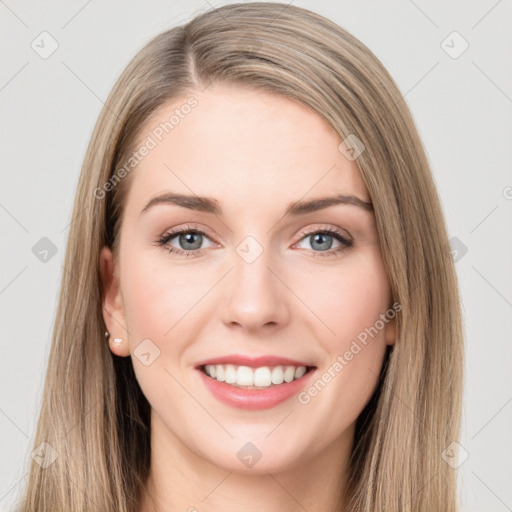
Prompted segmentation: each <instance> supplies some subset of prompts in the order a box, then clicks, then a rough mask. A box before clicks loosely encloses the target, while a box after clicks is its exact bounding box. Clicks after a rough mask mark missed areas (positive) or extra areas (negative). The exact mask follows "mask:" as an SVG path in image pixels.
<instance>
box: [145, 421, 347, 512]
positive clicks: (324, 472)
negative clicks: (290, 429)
mask: <svg viewBox="0 0 512 512" xmlns="http://www.w3.org/2000/svg"><path fill="white" fill-rule="evenodd" d="M353 434H354V431H353V426H352V427H351V428H350V429H348V430H347V431H345V432H343V434H342V436H340V437H339V438H337V439H336V440H335V441H334V442H333V443H331V444H329V445H328V446H326V447H325V448H324V450H322V451H321V452H319V453H315V454H314V455H312V456H309V457H307V456H304V457H303V458H300V459H298V460H296V461H294V462H293V464H292V465H291V467H290V466H289V465H288V466H282V467H280V468H276V469H274V468H272V469H271V470H268V471H267V470H263V469H259V472H257V471H258V470H257V464H256V465H255V466H254V467H253V468H252V469H250V470H248V471H246V472H240V471H239V470H238V466H236V468H237V469H233V468H230V467H229V466H226V467H222V464H221V463H220V462H219V464H214V463H213V462H212V461H210V460H208V458H207V457H205V456H201V455H200V454H197V453H195V452H193V451H192V450H190V449H188V448H187V447H186V446H185V445H184V444H183V443H182V442H181V441H180V440H179V439H178V438H176V437H175V436H174V435H173V434H172V432H170V431H169V430H168V429H166V428H165V426H164V425H163V424H162V423H161V421H160V420H159V419H158V417H157V416H156V415H155V414H154V413H153V412H152V419H151V470H150V475H149V478H148V482H147V486H146V490H145V493H144V496H143V500H142V506H141V508H140V512H164V511H165V512H173V511H183V512H202V511H203V510H208V511H211V512H216V511H219V512H220V511H222V512H235V511H239V510H240V509H241V508H243V510H244V511H245V512H253V511H254V512H255V511H261V509H262V508H264V509H265V511H266V512H282V510H287V511H289V512H295V511H297V512H304V511H305V510H307V511H308V512H317V511H318V512H320V511H321V512H342V511H343V510H344V508H343V502H342V498H341V496H342V494H343V491H344V489H345V482H346V479H347V475H348V460H349V456H350V449H351V447H352V442H353ZM156 448H157V449H156ZM299 448H300V447H298V449H297V451H299ZM230 462H232V461H230Z"/></svg>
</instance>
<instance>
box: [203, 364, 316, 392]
mask: <svg viewBox="0 0 512 512" xmlns="http://www.w3.org/2000/svg"><path fill="white" fill-rule="evenodd" d="M315 368H316V366H293V365H276V366H262V367H258V368H251V367H249V366H243V365H240V366H238V365H234V364H205V365H201V366H199V367H198V369H199V370H200V371H202V372H203V373H204V374H205V375H206V376H207V377H209V378H211V379H213V380H215V381H217V382H223V383H225V384H229V385H231V386H233V387H237V388H242V389H269V388H273V387H277V386H283V385H286V384H289V383H290V382H293V381H296V380H299V379H301V378H302V377H303V376H304V375H306V374H307V373H309V372H311V371H313V370H314V369H315Z"/></svg>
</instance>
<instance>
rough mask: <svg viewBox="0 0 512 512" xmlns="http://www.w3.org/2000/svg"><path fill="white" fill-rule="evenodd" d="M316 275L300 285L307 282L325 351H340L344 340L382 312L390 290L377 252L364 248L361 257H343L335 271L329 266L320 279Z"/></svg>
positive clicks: (363, 327) (310, 300)
mask: <svg viewBox="0 0 512 512" xmlns="http://www.w3.org/2000/svg"><path fill="white" fill-rule="evenodd" d="M319 277H320V276H317V277H316V278H315V279H314V280H313V281H311V280H310V281H309V284H308V282H305V283H304V285H303V286H304V287H306V286H307V289H308V293H307V296H308V302H309V303H310V304H311V305H312V307H311V309H312V311H313V312H314V313H315V315H316V316H317V318H318V322H319V324H321V325H322V327H321V329H322V330H321V332H322V333H325V334H323V335H322V336H321V338H320V339H322V340H324V342H325V343H326V344H327V346H326V347H325V348H326V349H328V352H329V353H332V352H336V351H337V352H339V351H342V350H343V351H344V350H345V346H346V345H347V343H348V345H350V341H351V340H353V339H355V338H357V336H358V335H360V334H361V333H364V332H366V331H365V329H368V328H370V327H372V326H374V325H375V323H376V321H378V320H379V317H380V315H381V314H383V313H385V312H386V310H387V308H388V306H389V301H390V293H389V283H388V280H387V277H386V274H385V270H384V268H383V266H382V263H381V261H380V258H379V255H378V254H373V253H371V252H368V253H367V254H366V255H365V257H364V258H358V259H357V260H356V259H354V260H352V261H349V260H348V259H347V262H346V265H340V266H339V268H338V269H336V270H335V271H333V269H332V268H331V269H329V272H328V273H327V272H326V274H325V277H324V278H323V279H319ZM322 283H323V284H322ZM381 330H382V329H381ZM379 334H383V333H380V332H379ZM362 337H363V338H364V335H363V336H362Z"/></svg>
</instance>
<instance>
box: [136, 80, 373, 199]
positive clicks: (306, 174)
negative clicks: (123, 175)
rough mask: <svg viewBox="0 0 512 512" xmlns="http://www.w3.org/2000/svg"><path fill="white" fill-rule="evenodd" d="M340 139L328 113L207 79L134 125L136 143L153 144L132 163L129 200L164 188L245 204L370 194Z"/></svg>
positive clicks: (148, 196) (285, 99)
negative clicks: (326, 116)
mask: <svg viewBox="0 0 512 512" xmlns="http://www.w3.org/2000/svg"><path fill="white" fill-rule="evenodd" d="M192 97H193V98H194V101H191V100H190V98H192ZM186 105H194V106H193V107H190V106H189V107H186ZM184 106H185V107H184ZM340 142H341V138H340V137H339V135H338V134H337V133H336V132H335V131H334V129H333V128H332V127H331V126H330V125H329V124H328V123H327V122H326V121H324V120H323V119H322V118H321V117H320V116H319V115H318V114H316V113H315V112H313V111H312V110H311V109H309V108H308V107H306V106H304V105H302V104H300V103H298V102H296V101H294V100H291V99H289V98H285V97H283V96H280V95H275V94H270V93H266V92H260V91H254V90H248V89H240V88H234V87H225V86H222V87H221V86H215V87H214V86H211V87H209V88H208V89H206V90H205V91H204V92H203V93H200V92H193V93H191V94H190V95H187V96H182V97H178V98H174V99H172V100H170V101H168V102H167V103H165V104H164V105H162V107H161V108H160V109H159V110H158V111H157V112H155V114H154V115H153V116H151V118H150V119H148V121H147V122H146V123H145V125H144V126H143V127H142V128H141V129H140V131H139V134H138V137H137V142H136V144H135V147H136V148H140V147H142V146H143V145H144V144H145V143H146V145H147V146H148V147H149V146H151V147H150V149H149V151H147V152H145V153H146V154H145V156H144V157H143V158H141V159H140V160H139V162H138V164H137V166H136V167H135V169H134V171H133V173H134V176H133V177H132V178H133V181H132V185H131V187H130V191H129V194H128V202H130V203H135V204H136V206H137V207H139V206H140V207H141V208H142V202H147V200H148V198H151V197H152V196H154V195H156V194H159V193H161V192H165V191H173V192H179V193H186V194H197V195H200V196H213V197H216V198H218V199H219V202H220V203H221V204H224V203H227V201H229V202H233V201H236V200H238V201H240V202H242V203H243V204H246V205H247V206H249V205H251V204H252V205H253V206H257V205H261V204H263V203H268V202H269V200H270V199H272V201H273V202H275V201H278V202H279V203H280V202H281V199H282V202H283V203H286V204H288V203H289V201H294V200H299V199H301V198H310V197H315V196H319V195H326V194H328V195H333V194H334V193H336V192H339V193H346V194H354V195H357V196H359V197H360V198H361V199H363V200H366V201H369V200H370V198H369V195H368V192H367V190H366V186H365V184H364V182H363V180H362V177H361V175H360V172H359V169H358V167H357V165H356V163H355V161H350V160H348V159H347V158H346V157H345V156H344V155H343V154H342V153H341V152H340V151H339V149H338V146H339V144H340Z"/></svg>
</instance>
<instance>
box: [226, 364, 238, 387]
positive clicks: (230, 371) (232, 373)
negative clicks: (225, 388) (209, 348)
mask: <svg viewBox="0 0 512 512" xmlns="http://www.w3.org/2000/svg"><path fill="white" fill-rule="evenodd" d="M225 376H226V384H235V383H236V369H235V367H234V366H233V365H232V364H227V365H226V373H225Z"/></svg>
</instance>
